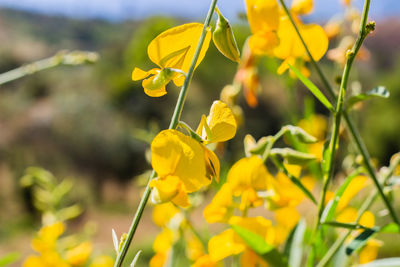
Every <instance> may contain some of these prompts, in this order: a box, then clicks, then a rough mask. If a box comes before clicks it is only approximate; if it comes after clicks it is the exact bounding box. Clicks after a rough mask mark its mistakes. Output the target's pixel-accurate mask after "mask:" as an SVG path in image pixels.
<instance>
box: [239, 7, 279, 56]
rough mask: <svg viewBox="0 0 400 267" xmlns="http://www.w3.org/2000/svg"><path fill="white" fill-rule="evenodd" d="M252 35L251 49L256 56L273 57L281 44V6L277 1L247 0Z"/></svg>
mask: <svg viewBox="0 0 400 267" xmlns="http://www.w3.org/2000/svg"><path fill="white" fill-rule="evenodd" d="M246 9H247V18H248V20H249V24H250V29H251V32H252V35H251V36H250V39H249V47H250V49H251V51H252V52H253V53H254V54H259V55H271V54H272V52H273V49H274V48H275V47H276V46H277V45H278V44H279V39H278V36H277V34H276V31H277V30H278V27H279V6H278V3H277V1H276V0H246Z"/></svg>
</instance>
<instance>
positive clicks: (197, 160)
mask: <svg viewBox="0 0 400 267" xmlns="http://www.w3.org/2000/svg"><path fill="white" fill-rule="evenodd" d="M151 152H152V161H151V164H152V166H153V169H154V170H155V171H156V172H157V174H158V175H159V177H167V176H168V175H173V176H177V177H179V179H180V180H181V181H182V183H183V184H184V187H185V188H184V189H185V191H187V192H189V193H190V192H194V191H197V190H199V189H200V188H202V187H203V186H205V185H208V184H210V182H211V180H209V179H208V178H207V176H206V162H205V157H204V149H203V146H202V145H201V144H200V143H199V142H197V141H195V140H194V139H192V138H191V137H189V136H186V135H184V134H182V133H181V132H179V131H176V130H164V131H162V132H160V133H159V134H158V135H157V136H156V137H155V138H154V140H153V142H152V144H151Z"/></svg>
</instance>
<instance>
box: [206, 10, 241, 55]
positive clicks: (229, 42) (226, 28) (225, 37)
mask: <svg viewBox="0 0 400 267" xmlns="http://www.w3.org/2000/svg"><path fill="white" fill-rule="evenodd" d="M215 11H216V12H217V14H218V20H217V25H216V27H215V30H214V32H213V41H214V44H215V46H216V47H217V48H218V50H219V52H221V53H222V54H223V55H224V56H226V57H227V58H229V59H230V60H232V61H236V62H239V61H240V52H239V48H238V46H237V44H236V40H235V36H234V35H233V31H232V28H231V25H230V24H229V21H228V20H227V19H226V18H225V17H224V16H223V15H222V14H221V12H220V11H219V10H218V8H216V9H215Z"/></svg>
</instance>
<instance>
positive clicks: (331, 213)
mask: <svg viewBox="0 0 400 267" xmlns="http://www.w3.org/2000/svg"><path fill="white" fill-rule="evenodd" d="M359 174H360V170H356V171H355V172H353V173H352V174H351V175H350V176H348V177H347V178H346V179H345V181H344V183H343V184H342V185H341V186H340V187H339V188H338V190H336V193H335V196H334V197H333V198H332V200H330V201H329V203H328V205H326V207H325V209H324V211H323V213H322V216H321V222H322V223H324V222H325V221H331V220H333V218H334V217H335V214H336V208H337V206H338V204H339V200H340V198H341V197H342V195H343V194H344V192H345V191H346V189H347V187H348V186H349V184H350V182H351V181H352V180H353V179H354V177H356V176H357V175H359Z"/></svg>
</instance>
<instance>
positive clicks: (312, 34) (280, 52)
mask: <svg viewBox="0 0 400 267" xmlns="http://www.w3.org/2000/svg"><path fill="white" fill-rule="evenodd" d="M296 22H297V26H298V28H299V31H300V33H301V35H302V37H303V39H304V41H305V43H306V44H307V46H308V49H309V50H310V53H311V55H312V56H313V58H314V60H316V61H318V60H320V59H321V58H322V56H323V55H324V54H325V52H326V50H327V49H328V37H327V36H326V34H325V32H324V30H323V29H322V27H321V26H319V25H317V24H307V25H306V24H303V23H302V22H301V21H300V20H299V19H296ZM278 37H279V41H280V42H279V45H278V46H277V47H276V48H275V49H274V55H275V56H276V57H277V58H280V59H283V60H284V61H283V62H282V64H281V66H279V68H278V74H281V73H283V72H285V71H286V70H287V69H288V68H289V64H291V65H294V64H295V62H296V59H300V60H305V61H309V60H310V59H309V57H308V55H307V52H306V50H305V49H304V46H303V43H302V42H301V40H300V38H299V37H298V36H297V33H296V31H295V29H294V28H293V25H292V23H291V22H290V20H289V18H288V17H287V16H281V19H280V24H279V29H278Z"/></svg>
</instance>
